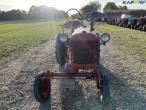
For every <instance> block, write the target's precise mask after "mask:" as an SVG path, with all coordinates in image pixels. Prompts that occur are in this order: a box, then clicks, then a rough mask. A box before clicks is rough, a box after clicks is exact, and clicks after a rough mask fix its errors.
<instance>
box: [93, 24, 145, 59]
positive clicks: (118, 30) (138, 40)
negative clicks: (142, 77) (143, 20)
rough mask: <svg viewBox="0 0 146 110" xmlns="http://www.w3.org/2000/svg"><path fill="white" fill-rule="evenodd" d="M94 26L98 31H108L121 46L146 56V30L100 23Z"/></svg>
mask: <svg viewBox="0 0 146 110" xmlns="http://www.w3.org/2000/svg"><path fill="white" fill-rule="evenodd" d="M96 28H97V30H99V31H100V32H107V33H109V34H110V35H111V39H112V40H113V41H114V42H115V43H117V44H118V46H120V47H121V48H123V49H132V50H134V51H135V52H138V53H139V54H140V55H142V56H145V57H146V32H141V31H139V30H132V29H128V28H123V27H118V26H114V25H108V24H101V23H100V24H97V25H96Z"/></svg>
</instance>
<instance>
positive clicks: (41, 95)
mask: <svg viewBox="0 0 146 110" xmlns="http://www.w3.org/2000/svg"><path fill="white" fill-rule="evenodd" d="M44 74H45V73H40V74H38V75H37V76H36V77H35V80H34V85H33V91H34V97H35V99H36V100H37V101H38V102H40V103H45V102H47V101H49V100H50V99H51V97H50V94H51V81H50V80H47V81H43V80H44V79H43V77H44Z"/></svg>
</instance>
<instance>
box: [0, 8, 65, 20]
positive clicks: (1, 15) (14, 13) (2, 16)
mask: <svg viewBox="0 0 146 110" xmlns="http://www.w3.org/2000/svg"><path fill="white" fill-rule="evenodd" d="M65 16H67V15H66V13H65V12H64V11H62V10H57V9H55V8H53V7H47V6H31V8H30V9H29V11H28V12H27V11H24V10H19V9H17V10H10V11H0V21H8V20H25V19H60V18H63V17H65Z"/></svg>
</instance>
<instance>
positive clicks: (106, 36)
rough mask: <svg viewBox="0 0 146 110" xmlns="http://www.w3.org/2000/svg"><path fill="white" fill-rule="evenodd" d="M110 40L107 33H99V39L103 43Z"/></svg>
mask: <svg viewBox="0 0 146 110" xmlns="http://www.w3.org/2000/svg"><path fill="white" fill-rule="evenodd" d="M109 40H110V35H109V34H108V33H104V34H102V35H101V41H102V42H103V43H107V42H108V41H109Z"/></svg>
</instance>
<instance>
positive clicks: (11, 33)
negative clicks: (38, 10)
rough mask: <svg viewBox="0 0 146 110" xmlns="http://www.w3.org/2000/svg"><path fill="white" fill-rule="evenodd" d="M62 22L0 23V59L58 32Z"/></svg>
mask: <svg viewBox="0 0 146 110" xmlns="http://www.w3.org/2000/svg"><path fill="white" fill-rule="evenodd" d="M61 23H62V21H55V22H53V21H29V20H28V21H13V22H0V59H1V58H2V57H6V56H9V55H11V54H12V53H15V52H18V51H21V50H23V49H24V48H27V47H30V46H32V45H33V44H34V43H36V42H39V41H40V40H42V39H46V38H47V37H49V36H53V35H54V34H56V32H58V31H59V27H58V25H59V24H61Z"/></svg>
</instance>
